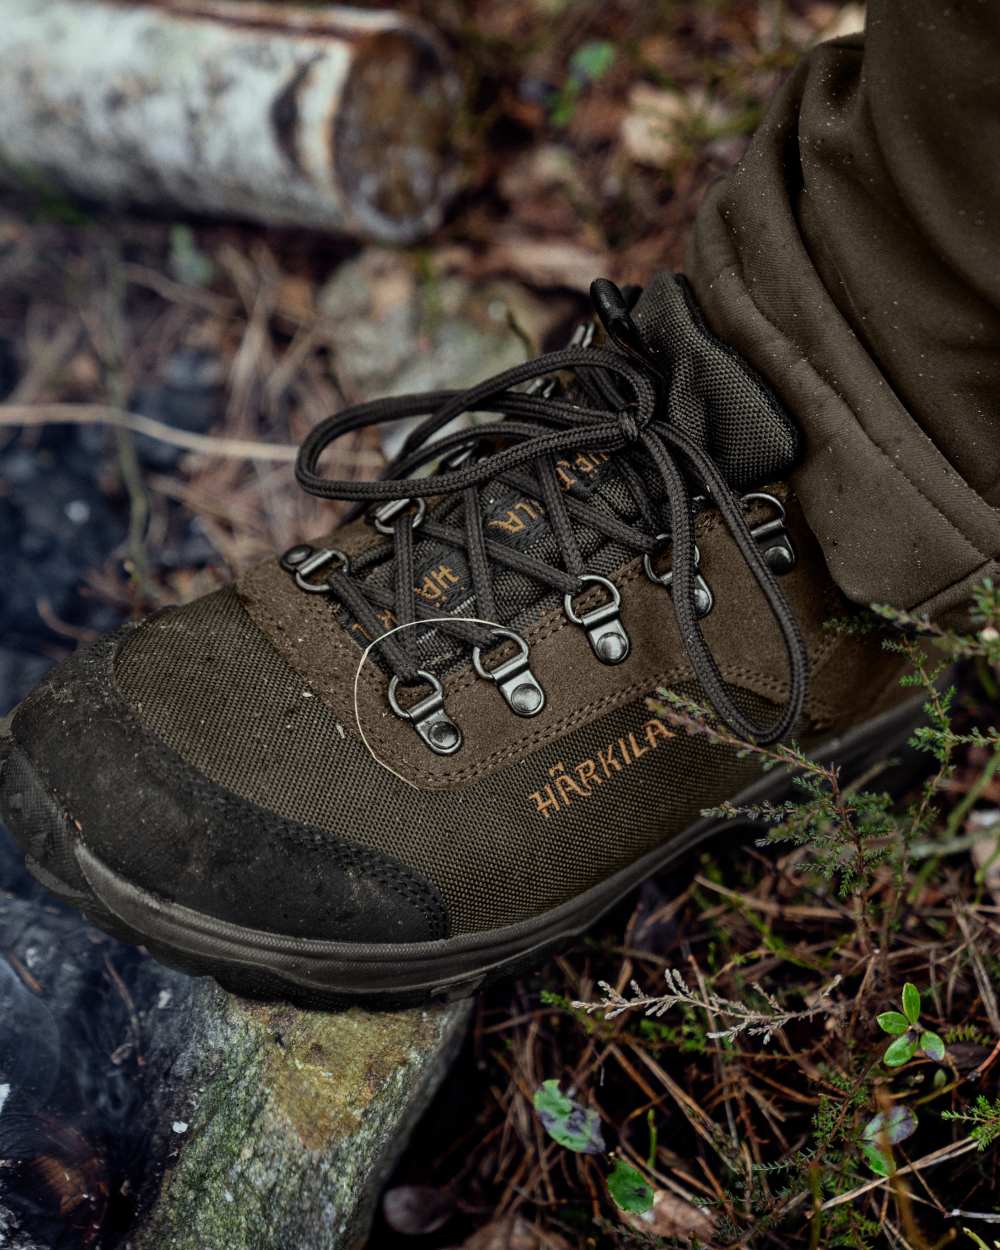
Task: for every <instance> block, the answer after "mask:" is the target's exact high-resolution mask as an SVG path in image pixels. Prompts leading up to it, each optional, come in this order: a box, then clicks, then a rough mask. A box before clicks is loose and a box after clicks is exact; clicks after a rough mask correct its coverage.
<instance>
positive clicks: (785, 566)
mask: <svg viewBox="0 0 1000 1250" xmlns="http://www.w3.org/2000/svg"><path fill="white" fill-rule="evenodd" d="M740 503H741V504H742V506H743V507H744V508H746V507H748V506H749V505H751V504H755V503H763V504H767V505H768V507H771V508H773V509H774V511H775V513H776V515H775V516H773V517H772V518H771V519H770V520H769V521H762V522H761V523H760V524H759V525H755V526H754V527H753V528H752V529H751V530H750V534H751V536H752V538H753V540H754V542H755V543H756V544H757V546H758V547H759V548H760V549H761V551H762V552H763V554H764V560H765V561H766V563H767V566H768V568H769V569H770V570H771V572H772V573H775V574H777V576H778V577H782V576H783V575H784V574H785V573H790V572H791V571H792V569H794V568H795V565H796V563H797V561H798V556H797V555H796V552H795V544H794V543H793V542H792V536H791V534H789V532H788V529H787V527H786V525H785V506H784V504H783V503H782V502H781V500H780V499H776V498H775V497H774V495H768V494H766V493H764V492H763V491H751V493H750V494H749V495H744V496H743V498H742V499H741V500H740Z"/></svg>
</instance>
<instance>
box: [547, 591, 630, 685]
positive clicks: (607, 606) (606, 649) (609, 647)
mask: <svg viewBox="0 0 1000 1250" xmlns="http://www.w3.org/2000/svg"><path fill="white" fill-rule="evenodd" d="M588 583H596V584H597V585H599V586H603V587H604V589H605V590H606V591H607V592H608V596H609V598H608V602H607V603H602V604H600V605H598V607H596V608H591V609H590V611H589V612H584V613H582V614H580V613H577V611H576V609H575V608H574V607H573V600H574V598H575V597H576V595H578V594H579V593H580V591H581V590H582V589H583V587H584V585H586V584H588ZM621 603H622V597H621V595H620V594H619V593H618V587H617V586H616V585H615V584H614V582H610V581H608V579H607V578H606V577H600V576H598V574H596V573H584V574H582V575H581V577H580V585H579V587H578V588H577V589H576V590H575V591H574V592H573V593H572V594H566V595H564V596H563V611H564V612H565V613H566V615H567V617H568V618H569V619H570V620H571V621H572V622H573V624H574V625H580V626H582V628H583V629H585V630H586V631H587V638H588V640H589V641H590V645H591V648H592V649H593V652H594V655H596V656H597V658H598V659H599V660H600V661H601V663H602V664H621V662H622V660H624V659H625V658H626V656H627V655H628V653H629V651H630V649H631V643H630V642H629V636H628V634H627V633H626V632H625V626H624V625H623V624H622V620H621Z"/></svg>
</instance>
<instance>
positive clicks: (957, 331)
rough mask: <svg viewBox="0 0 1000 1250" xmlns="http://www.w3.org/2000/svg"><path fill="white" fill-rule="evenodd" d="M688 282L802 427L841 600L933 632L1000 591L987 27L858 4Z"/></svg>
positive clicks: (755, 155) (983, 4) (716, 201)
mask: <svg viewBox="0 0 1000 1250" xmlns="http://www.w3.org/2000/svg"><path fill="white" fill-rule="evenodd" d="M687 270H688V273H689V275H690V277H691V280H692V282H693V285H694V287H695V290H696V292H697V295H698V298H699V301H700V302H701V304H702V307H703V309H704V311H705V315H706V317H707V319H708V321H709V322H710V324H711V325H712V326H713V328H714V329H715V331H716V332H717V333H718V334H719V335H720V336H722V337H724V338H726V339H727V340H728V341H730V342H732V343H733V344H734V346H736V347H738V348H739V350H740V351H742V352H743V353H744V354H745V355H746V356H747V357H748V358H749V359H750V360H751V361H752V362H753V363H754V364H755V366H756V367H757V368H758V370H759V371H760V372H761V373H762V374H763V375H764V376H765V377H766V378H767V379H768V381H769V382H770V383H771V385H772V386H773V387H774V389H775V390H776V392H777V393H778V394H779V396H780V397H781V398H782V400H783V401H784V403H785V404H786V405H787V406H788V407H789V409H790V410H791V411H792V412H793V413H794V414H795V415H796V417H797V418H798V420H799V423H800V426H801V428H802V431H803V435H804V454H803V457H802V461H801V464H800V467H799V468H798V469H797V471H796V473H795V476H794V479H793V484H794V486H795V488H796V490H797V492H798V494H799V497H800V499H801V502H802V506H803V509H804V511H805V514H806V516H807V518H808V520H809V523H810V525H811V527H812V528H813V530H814V532H815V533H816V536H817V538H818V539H819V542H820V544H821V546H822V548H823V552H824V555H825V558H826V560H827V563H828V565H829V568H830V571H831V573H832V575H833V577H834V578H835V580H836V581H837V582H838V584H839V585H840V587H841V588H842V589H843V591H844V592H845V593H846V594H847V595H848V597H850V598H851V599H853V600H855V601H856V602H859V603H872V602H888V603H892V604H894V605H896V606H898V607H905V608H910V609H917V610H921V611H927V612H929V613H931V614H932V615H935V616H940V615H942V614H944V613H945V612H948V611H949V610H950V609H953V608H960V607H961V606H962V605H964V604H965V603H966V602H967V601H968V599H969V594H970V590H971V587H972V586H973V585H974V584H975V583H976V582H978V581H980V580H982V578H983V577H984V576H988V575H994V576H996V575H998V574H1000V5H995V4H993V3H992V0H963V3H960V4H954V5H950V6H948V7H947V8H944V7H942V6H940V5H939V4H938V2H937V0H907V3H906V4H903V3H901V2H900V0H872V3H871V4H870V6H869V16H868V26H867V30H866V34H865V37H864V39H862V38H861V37H860V36H857V37H849V38H846V39H841V40H836V41H834V42H831V43H827V44H822V45H820V46H819V47H818V48H816V49H814V50H813V51H812V52H811V53H809V54H808V55H807V56H806V57H805V58H804V59H803V60H802V62H801V63H800V64H799V66H798V67H797V69H796V70H795V72H794V73H793V74H792V76H791V77H790V78H789V80H788V81H787V82H786V83H785V85H784V87H783V88H782V89H781V90H780V91H779V92H778V93H777V95H776V96H775V98H774V99H773V101H772V103H771V106H770V108H769V110H768V113H767V115H766V117H765V119H764V121H763V123H762V124H761V126H760V128H759V130H758V131H757V133H756V135H755V137H754V139H753V141H752V143H751V145H750V148H749V149H748V152H747V154H746V156H745V157H744V159H743V160H742V162H741V163H740V165H739V166H738V167H737V168H736V170H734V172H733V173H732V174H730V175H729V176H728V177H727V178H725V179H724V180H722V181H721V182H719V183H718V184H716V185H715V187H714V188H713V189H712V190H711V191H710V192H709V194H708V196H707V198H706V200H705V202H704V204H703V205H702V208H701V210H700V212H699V216H698V219H697V222H696V226H695V230H694V233H693V236H692V240H691V246H690V251H689V256H688V263H687Z"/></svg>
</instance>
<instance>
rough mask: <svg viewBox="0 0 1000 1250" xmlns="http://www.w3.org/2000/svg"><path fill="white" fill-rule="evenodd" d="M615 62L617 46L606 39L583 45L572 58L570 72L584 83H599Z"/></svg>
mask: <svg viewBox="0 0 1000 1250" xmlns="http://www.w3.org/2000/svg"><path fill="white" fill-rule="evenodd" d="M614 61H615V45H614V44H613V43H609V42H608V40H606V39H594V40H592V41H591V42H590V43H585V44H583V46H582V47H579V48H577V50H576V51H575V52H574V53H573V55H572V56H571V57H570V61H569V67H570V72H571V73H572V74H573V75H574V76H575V77H577V78H578V79H582V81H583V82H597V80H598V79H599V78H603V77H604V75H605V74H606V73H607V72H608V70H609V69H610V68H611V66H612V65H613V64H614Z"/></svg>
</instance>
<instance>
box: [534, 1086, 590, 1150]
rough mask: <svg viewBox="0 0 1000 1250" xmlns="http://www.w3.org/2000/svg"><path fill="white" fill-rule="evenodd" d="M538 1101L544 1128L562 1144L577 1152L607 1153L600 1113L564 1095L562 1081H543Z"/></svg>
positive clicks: (536, 1095) (536, 1105)
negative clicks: (561, 1087) (560, 1084)
mask: <svg viewBox="0 0 1000 1250" xmlns="http://www.w3.org/2000/svg"><path fill="white" fill-rule="evenodd" d="M534 1102H535V1110H536V1111H537V1112H538V1118H539V1119H540V1120H541V1122H542V1127H543V1128H544V1129H545V1131H546V1133H548V1135H549V1136H550V1137H552V1138H553V1139H554V1140H555V1141H557V1142H558V1143H559V1145H560V1146H565V1147H566V1149H567V1150H574V1151H576V1153H577V1154H586V1155H598V1154H603V1153H604V1150H605V1146H604V1138H603V1137H602V1135H601V1119H600V1116H599V1115H598V1114H597V1112H596V1111H593V1110H591V1109H590V1108H587V1107H582V1106H581V1105H580V1104H579V1103H578V1102H575V1101H574V1100H573V1099H572V1098H570V1097H569V1096H568V1095H566V1094H564V1093H563V1092H562V1091H561V1090H560V1088H559V1082H558V1081H543V1082H542V1084H541V1086H540V1088H538V1089H536V1090H535V1099H534Z"/></svg>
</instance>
